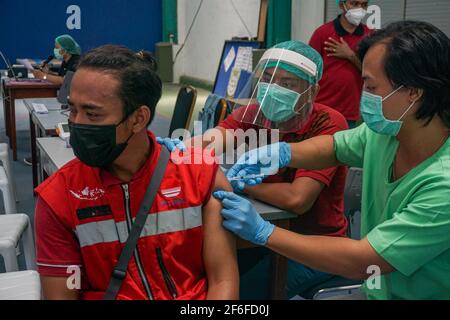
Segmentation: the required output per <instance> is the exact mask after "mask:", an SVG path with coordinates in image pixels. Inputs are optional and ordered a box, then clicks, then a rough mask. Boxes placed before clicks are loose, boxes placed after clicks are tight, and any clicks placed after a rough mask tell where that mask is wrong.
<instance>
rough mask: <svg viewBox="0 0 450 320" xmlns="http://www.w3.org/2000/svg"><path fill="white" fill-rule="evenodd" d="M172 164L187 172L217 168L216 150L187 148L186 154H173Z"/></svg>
mask: <svg viewBox="0 0 450 320" xmlns="http://www.w3.org/2000/svg"><path fill="white" fill-rule="evenodd" d="M171 162H172V163H173V164H174V165H176V166H179V165H182V166H183V167H184V168H185V169H187V170H203V169H205V170H206V169H208V168H214V167H216V166H217V160H216V157H215V152H214V149H211V148H199V147H195V146H194V147H187V148H186V150H185V151H184V152H173V153H172V155H171Z"/></svg>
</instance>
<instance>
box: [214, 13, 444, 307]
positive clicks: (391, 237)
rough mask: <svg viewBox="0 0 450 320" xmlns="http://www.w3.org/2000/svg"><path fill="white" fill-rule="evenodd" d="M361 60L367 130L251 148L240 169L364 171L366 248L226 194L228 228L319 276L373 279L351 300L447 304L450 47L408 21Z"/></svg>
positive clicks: (366, 48)
mask: <svg viewBox="0 0 450 320" xmlns="http://www.w3.org/2000/svg"><path fill="white" fill-rule="evenodd" d="M430 52H433V57H432V58H430ZM359 56H360V57H361V59H362V61H363V71H362V74H363V79H364V89H363V93H362V99H361V102H360V105H361V106H360V108H361V113H362V116H363V118H364V122H365V123H363V124H362V125H361V126H359V127H358V128H355V129H353V130H347V131H342V132H337V133H335V134H334V135H329V136H321V137H315V138H312V139H309V140H306V141H303V142H300V143H297V144H287V143H284V142H281V143H279V144H277V145H274V146H271V148H266V149H269V150H271V153H270V154H269V152H267V151H264V150H262V149H259V150H252V151H250V152H249V153H247V154H245V155H244V156H243V157H242V159H241V160H240V161H238V164H237V165H235V167H234V168H232V170H233V172H235V173H237V175H242V176H247V175H249V174H257V173H259V172H260V171H261V170H262V169H264V168H265V167H267V166H269V164H270V163H269V161H266V160H268V159H269V160H270V158H268V157H269V156H274V155H275V156H276V158H277V164H279V166H280V167H281V168H283V167H296V168H303V169H306V170H316V169H321V168H328V167H332V166H336V165H338V164H345V165H349V166H352V167H359V168H363V186H362V207H361V209H362V210H361V236H362V238H361V240H352V239H345V238H331V237H316V236H308V235H298V234H294V233H292V232H289V231H287V230H283V229H281V228H277V227H274V226H273V225H272V224H270V223H269V222H267V221H265V220H263V219H262V218H261V217H260V216H259V215H258V214H257V212H256V211H255V209H254V208H253V207H252V206H251V204H250V203H249V202H248V201H247V200H245V199H243V198H241V197H239V196H238V195H236V194H233V193H227V192H218V193H216V194H215V196H216V197H217V198H218V199H222V200H223V204H224V209H223V210H222V215H223V216H224V218H225V222H224V225H225V227H226V228H227V229H229V230H231V231H233V232H234V233H236V234H237V235H239V236H240V237H242V238H244V239H246V240H249V241H252V242H254V243H257V244H259V245H265V246H267V247H268V248H270V249H271V250H274V251H276V252H278V253H279V254H282V255H285V256H287V257H289V258H291V259H294V260H296V261H298V262H301V263H304V264H305V265H307V266H309V267H311V268H315V269H318V270H321V271H323V272H330V273H334V274H338V275H341V276H343V277H346V278H351V279H357V280H365V284H364V285H363V287H362V293H360V294H358V295H355V296H354V297H352V298H358V299H365V298H368V299H393V300H399V299H406V300H421V299H430V300H437V299H446V300H448V299H450V277H449V276H448V275H449V270H450V269H449V267H450V265H449V261H450V233H449V230H450V197H449V195H450V170H449V168H450V139H449V137H450V91H449V88H450V39H449V37H448V36H447V35H446V34H445V33H444V32H442V31H441V30H439V29H438V28H437V27H435V26H433V25H431V24H429V23H426V22H420V21H401V22H396V23H392V24H390V25H388V26H387V27H386V28H384V29H381V30H379V31H375V32H374V33H373V34H371V35H369V36H368V37H367V38H366V39H364V40H363V42H362V43H361V45H360V49H359ZM267 158H268V159H267ZM375 272H376V273H375Z"/></svg>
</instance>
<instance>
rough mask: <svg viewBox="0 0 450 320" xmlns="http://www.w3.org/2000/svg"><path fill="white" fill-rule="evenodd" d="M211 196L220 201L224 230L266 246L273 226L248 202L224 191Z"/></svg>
mask: <svg viewBox="0 0 450 320" xmlns="http://www.w3.org/2000/svg"><path fill="white" fill-rule="evenodd" d="M213 196H214V197H215V198H216V199H218V200H220V201H222V205H223V209H222V216H223V218H224V222H223V226H224V227H225V228H226V229H228V230H230V231H231V232H233V233H235V234H236V235H237V236H239V237H240V238H242V239H244V240H247V241H250V242H253V243H254V244H256V245H259V246H264V245H266V243H267V240H268V239H269V237H270V235H271V234H272V232H273V229H274V228H275V226H274V225H273V224H271V223H270V222H268V221H266V220H264V219H263V218H262V217H261V216H260V215H259V213H258V212H256V210H255V208H254V207H253V205H252V204H251V203H250V201H248V200H247V199H244V198H242V197H240V196H238V195H236V194H234V193H232V192H225V191H216V192H214V193H213Z"/></svg>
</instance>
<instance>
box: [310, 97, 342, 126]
mask: <svg viewBox="0 0 450 320" xmlns="http://www.w3.org/2000/svg"><path fill="white" fill-rule="evenodd" d="M314 107H315V110H316V112H317V114H318V115H317V116H318V117H327V118H328V121H327V123H326V127H327V128H328V129H333V128H335V129H336V131H342V130H347V129H348V123H347V120H346V119H345V117H344V116H343V115H342V114H341V113H340V112H339V111H337V110H335V109H333V108H331V107H329V106H327V105H324V104H321V103H315V104H314Z"/></svg>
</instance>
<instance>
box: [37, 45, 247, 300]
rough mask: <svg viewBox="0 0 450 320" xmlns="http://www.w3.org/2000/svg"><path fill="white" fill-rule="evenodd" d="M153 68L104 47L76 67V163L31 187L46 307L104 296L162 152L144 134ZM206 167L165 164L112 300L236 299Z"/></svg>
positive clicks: (213, 168)
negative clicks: (54, 301)
mask: <svg viewBox="0 0 450 320" xmlns="http://www.w3.org/2000/svg"><path fill="white" fill-rule="evenodd" d="M154 65H155V62H154V60H153V59H152V58H151V57H150V56H149V55H148V54H146V53H145V52H140V53H138V54H136V53H134V52H132V51H130V50H129V49H127V48H124V47H119V46H111V45H109V46H103V47H100V48H97V49H94V50H91V51H90V52H89V53H87V54H86V55H85V56H84V57H83V58H82V60H81V61H80V64H79V66H78V71H77V73H76V74H75V76H74V78H73V82H72V86H71V93H70V99H69V106H70V117H69V127H70V132H71V136H70V142H71V145H72V147H73V150H74V153H75V155H76V156H77V158H78V159H75V160H73V161H71V162H69V163H68V164H67V165H65V166H64V167H63V168H61V169H60V170H59V171H58V172H57V173H55V174H54V175H53V176H51V177H50V178H49V179H47V180H46V181H45V182H44V183H43V184H41V185H40V186H39V187H38V188H37V189H36V192H37V193H38V195H39V197H38V199H37V205H36V221H35V225H36V245H37V263H38V271H39V273H40V275H41V282H42V287H43V293H44V297H45V298H46V299H102V298H103V296H104V293H105V290H106V288H107V287H108V284H109V281H110V278H111V274H112V271H113V269H114V267H115V265H116V264H117V260H118V258H119V256H120V253H121V251H122V248H123V246H124V244H125V242H126V240H127V238H128V234H129V232H130V230H131V226H132V224H133V219H134V218H135V217H136V214H137V212H138V210H139V207H140V204H141V202H142V199H143V197H144V193H145V191H146V189H147V186H148V184H149V182H150V179H151V177H152V175H153V171H154V169H155V166H156V164H157V162H158V159H159V154H160V150H161V146H160V145H159V144H158V143H156V140H155V137H154V135H153V134H152V133H151V132H149V131H147V127H148V125H149V123H150V122H151V121H152V119H153V117H154V114H155V107H156V105H157V103H158V100H159V99H160V97H161V88H162V84H161V80H160V79H159V77H158V76H157V75H156V73H155V72H154ZM198 152H201V151H198V150H194V149H190V150H187V151H186V153H187V154H188V155H189V154H190V155H192V156H195V155H198ZM184 157H186V155H184ZM210 160H211V159H210ZM206 163H214V161H212V162H211V161H209V162H208V161H202V162H201V163H200V164H186V163H181V164H177V165H176V164H175V163H174V162H172V161H171V160H170V161H169V163H168V165H167V168H166V170H165V174H164V178H163V180H162V182H161V185H160V188H159V190H158V192H157V195H156V197H155V200H154V202H153V204H152V206H151V209H150V210H149V212H148V217H147V220H146V223H145V226H144V228H143V230H142V232H141V235H140V238H139V241H138V244H137V246H136V249H135V251H134V254H133V258H132V259H131V260H130V262H129V264H128V269H127V274H126V276H125V279H124V280H123V283H122V285H121V289H120V291H119V293H118V296H117V299H124V300H125V299H126V300H135V299H139V300H144V299H189V300H194V299H237V298H238V290H239V274H238V269H237V263H236V255H235V247H234V239H233V236H232V235H230V234H229V233H228V232H226V231H225V230H224V229H223V228H222V219H221V216H220V210H221V204H220V202H218V201H217V200H215V199H214V198H212V197H211V192H212V191H213V190H214V189H216V188H227V189H229V190H231V189H230V186H229V184H228V182H227V181H226V178H225V177H224V175H223V173H222V172H221V171H220V170H218V165H217V164H209V165H207V164H206ZM77 270H78V271H79V272H77ZM77 275H79V278H80V279H76V276H77Z"/></svg>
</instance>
